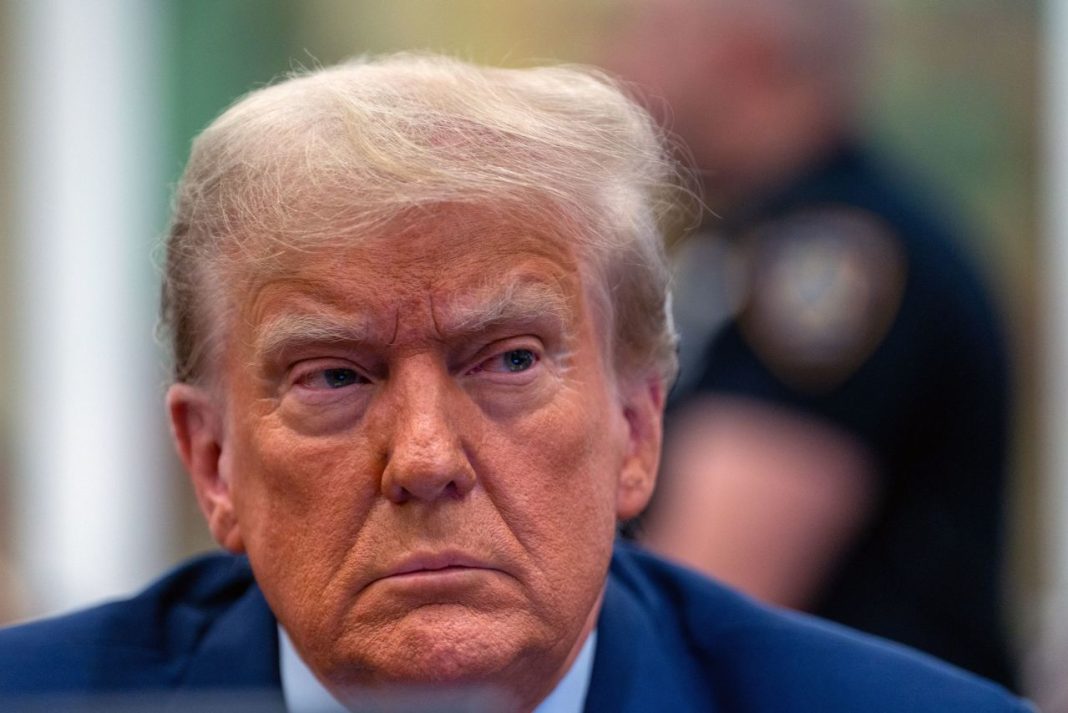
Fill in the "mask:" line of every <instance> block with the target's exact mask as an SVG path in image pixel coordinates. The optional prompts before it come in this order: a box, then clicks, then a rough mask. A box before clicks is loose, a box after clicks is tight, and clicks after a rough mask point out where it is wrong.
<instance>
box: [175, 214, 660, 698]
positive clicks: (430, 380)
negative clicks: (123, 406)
mask: <svg viewBox="0 0 1068 713" xmlns="http://www.w3.org/2000/svg"><path fill="white" fill-rule="evenodd" d="M441 214H442V217H439V218H438V219H437V220H436V221H435V222H433V223H432V224H430V225H423V226H421V227H418V228H408V229H406V230H398V231H397V232H394V233H391V234H388V235H385V236H380V237H378V238H374V239H364V240H361V241H359V242H357V243H356V244H354V245H353V244H348V245H346V246H345V247H331V248H327V249H321V250H317V251H313V252H307V253H302V254H299V255H297V256H296V257H295V258H294V259H293V261H292V263H291V269H290V270H288V271H287V272H285V273H284V275H283V276H282V277H280V278H278V279H273V280H270V281H267V282H265V283H263V284H257V285H255V286H254V287H253V288H252V289H251V290H248V291H247V293H246V294H245V296H244V298H243V299H242V300H239V303H240V304H241V305H242V306H241V310H240V314H239V315H238V317H237V319H236V320H235V321H234V326H233V330H232V333H231V335H230V337H229V338H228V342H227V344H228V347H227V349H226V356H225V360H224V362H225V363H224V371H223V379H222V383H223V386H222V387H221V388H222V390H223V391H224V392H225V399H224V402H223V403H221V404H220V403H217V402H214V401H211V400H207V399H204V398H203V394H198V390H196V389H194V388H192V387H186V386H178V387H175V388H174V389H172V393H171V396H170V400H171V412H172V417H173V418H174V419H175V424H176V425H175V431H176V436H177V438H178V441H179V449H180V450H181V451H182V453H183V456H184V457H185V459H186V464H187V466H189V468H190V470H191V472H192V474H193V477H194V482H195V484H196V487H197V490H198V495H199V498H200V500H201V503H202V505H203V506H204V509H205V511H206V513H207V515H208V517H209V521H210V522H211V524H212V528H213V531H214V534H215V535H216V537H217V538H218V539H219V541H220V542H222V543H224V544H225V545H226V546H228V547H229V548H230V549H233V550H238V551H240V550H246V551H247V552H248V555H249V557H250V560H251V562H252V567H253V570H254V571H255V574H256V578H257V580H258V582H259V584H260V586H261V588H262V589H263V592H264V594H265V595H266V598H267V600H268V602H269V603H270V605H271V608H272V610H273V611H274V612H275V614H276V615H277V616H278V618H279V620H280V621H281V623H282V624H283V626H284V627H285V628H286V629H287V631H288V632H289V634H290V636H291V638H292V639H293V640H294V642H295V644H296V646H297V648H298V649H299V650H300V653H301V654H302V655H303V657H304V658H305V660H306V661H308V663H309V664H310V666H311V668H312V669H313V670H314V671H315V672H316V673H317V674H318V675H319V676H320V677H321V678H322V679H323V680H324V682H326V683H327V684H328V686H330V687H331V688H332V689H333V690H334V691H335V692H339V691H341V690H343V688H344V687H345V686H347V685H364V684H375V683H381V682H393V683H405V682H420V683H431V682H453V683H490V684H494V683H497V684H500V683H502V682H503V683H506V684H507V686H509V687H510V688H512V689H513V693H515V695H517V696H518V697H519V698H520V699H528V702H531V701H536V700H538V698H539V697H540V696H544V695H545V694H546V693H548V690H549V689H550V688H551V685H552V684H553V683H554V682H555V681H556V680H557V679H558V677H559V675H560V674H562V672H563V671H564V670H565V669H566V665H568V664H569V663H570V660H571V658H572V657H573V656H574V654H575V653H577V650H578V648H579V646H580V645H581V642H582V638H583V636H584V634H585V632H588V631H589V629H590V628H591V626H592V625H593V623H594V621H595V617H596V611H597V606H598V602H599V597H600V595H601V593H602V589H603V584H604V578H605V572H606V569H607V566H608V560H609V558H610V555H611V546H612V540H613V536H614V528H615V524H616V521H617V516H623V517H630V516H633V515H635V514H637V512H638V511H640V509H641V508H642V507H644V505H645V502H646V500H647V499H648V496H649V493H650V492H651V488H652V479H653V472H654V471H655V467H656V456H657V454H658V450H659V417H660V390H659V386H657V385H655V384H654V382H653V381H652V380H646V381H645V382H636V383H635V384H626V383H618V384H617V383H616V381H615V380H614V378H613V375H612V373H611V372H610V371H609V369H608V367H607V365H608V364H609V363H610V362H611V359H610V356H609V355H608V354H606V353H605V339H604V336H603V325H602V324H601V320H600V318H599V317H597V316H596V315H597V313H598V312H597V310H595V309H594V306H593V305H592V304H591V302H590V300H589V299H588V296H587V292H588V291H587V289H586V286H585V285H584V283H583V277H582V276H581V275H580V271H579V266H578V263H577V261H576V258H575V257H574V256H573V255H572V253H571V251H570V250H569V249H567V248H566V247H565V246H566V243H565V242H564V240H562V239H561V238H559V237H553V236H552V235H551V234H550V233H549V232H547V231H537V230H531V229H530V228H529V227H523V226H516V225H502V224H501V223H500V222H499V221H494V220H493V219H491V218H488V217H485V216H484V215H483V214H481V213H480V212H477V211H474V210H473V209H471V208H466V209H463V208H461V209H451V210H448V211H441ZM339 242H341V241H340V240H339ZM350 243H351V241H350ZM198 413H199V415H198ZM190 414H193V417H192V418H191V417H190ZM213 420H214V421H217V423H218V424H219V425H218V426H217V427H216V428H215V430H217V436H215V437H209V436H210V434H211V431H212V429H213V427H212V425H211V424H212V423H213ZM190 422H192V423H193V425H192V426H190V425H189V424H190ZM198 424H199V425H198ZM198 428H200V429H201V431H203V433H202V434H201V438H200V440H199V441H198V440H197V436H196V433H197V429H198ZM183 433H186V434H192V435H190V436H188V437H187V438H185V439H183ZM183 440H184V441H185V442H183ZM198 442H202V443H203V444H205V445H204V447H203V448H202V449H201V450H202V451H206V450H207V449H208V447H209V446H208V445H206V444H209V443H214V446H213V447H214V448H215V449H216V450H215V454H216V455H215V456H214V458H215V460H216V462H217V472H215V473H211V472H210V471H211V468H210V467H203V466H198V464H197V461H196V458H195V451H196V450H197V445H196V443H198ZM190 453H193V454H194V456H190V455H189V454H190ZM212 457H213V456H212V455H211V453H210V452H209V453H208V455H207V456H205V457H203V458H202V459H201V461H202V462H210V461H211V460H212ZM198 471H199V472H198ZM547 687H548V688H547Z"/></svg>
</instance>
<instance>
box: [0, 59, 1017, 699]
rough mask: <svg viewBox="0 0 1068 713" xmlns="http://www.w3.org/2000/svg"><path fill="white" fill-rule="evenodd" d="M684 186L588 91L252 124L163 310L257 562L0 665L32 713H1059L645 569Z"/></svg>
mask: <svg viewBox="0 0 1068 713" xmlns="http://www.w3.org/2000/svg"><path fill="white" fill-rule="evenodd" d="M677 178H678V176H677V172H676V167H675V165H674V163H673V161H672V160H671V158H670V156H668V155H667V152H666V150H665V147H664V145H663V144H662V142H661V140H660V136H659V134H658V132H657V131H656V128H655V125H654V123H653V121H652V120H651V118H650V117H649V116H648V115H647V114H646V113H645V112H644V111H642V109H641V108H640V107H638V106H637V105H636V104H634V103H633V102H632V101H630V100H629V99H628V98H627V97H625V96H624V95H623V93H621V92H620V91H619V90H618V89H617V88H616V87H614V86H613V85H612V84H611V83H610V82H608V81H606V80H604V79H603V78H602V77H600V76H599V75H597V74H594V73H589V72H584V71H579V70H575V69H569V68H533V69H521V70H503V69H492V68H484V67H477V66H474V65H469V64H465V63H463V62H459V61H455V60H450V59H447V58H440V57H430V56H410V55H400V56H394V57H386V58H379V59H376V60H360V61H357V62H353V63H349V64H345V65H341V66H338V67H333V68H328V69H322V70H318V71H316V72H312V73H310V74H305V75H303V76H300V77H296V78H292V79H290V80H288V81H283V82H281V83H279V84H276V85H274V86H271V87H268V88H265V89H262V90H258V91H256V92H253V93H252V94H250V95H248V96H247V97H245V98H244V99H243V100H242V101H240V102H238V103H237V104H235V105H233V106H232V107H231V108H230V109H229V110H227V111H226V112H225V113H224V114H223V115H222V116H221V117H220V118H218V119H217V120H216V121H215V122H213V123H212V124H211V125H210V126H209V127H208V128H207V129H206V130H205V131H204V132H203V133H202V134H201V135H200V136H199V137H198V138H197V140H196V141H195V143H194V146H193V151H192V156H191V157H190V160H189V163H188V165H187V167H186V170H185V173H184V175H183V178H182V180H181V182H180V184H179V187H178V190H177V198H176V201H175V213H174V217H173V221H172V224H171V228H170V231H169V234H168V239H167V258H166V267H165V276H164V299H163V318H164V322H165V325H166V326H167V327H168V328H169V330H170V334H171V337H172V347H173V357H174V382H175V383H174V384H173V385H172V386H171V387H170V389H169V391H168V395H167V405H168V410H169V415H170V418H171V424H172V428H173V435H174V441H175V444H176V447H177V450H178V452H179V454H180V456H181V459H182V461H183V464H184V465H185V467H186V469H187V470H188V472H189V475H190V478H191V480H192V483H193V486H194V489H195V490H196V493H197V497H198V501H199V503H200V506H201V509H202V511H203V513H204V516H205V518H206V519H207V522H208V525H209V528H210V530H211V532H212V534H213V536H214V538H215V539H216V541H217V542H218V543H219V544H220V545H221V546H222V547H223V548H224V549H225V550H227V553H218V554H214V555H208V556H206V557H201V558H198V559H196V560H193V561H191V562H189V563H186V564H184V565H182V566H181V567H179V568H178V569H176V570H175V571H173V572H171V573H170V574H169V575H167V576H165V577H164V578H163V579H161V580H160V581H158V582H156V583H155V584H154V585H153V586H152V587H150V588H148V589H146V590H145V591H143V592H142V593H141V594H139V595H137V596H135V597H132V598H130V599H127V600H123V601H117V602H112V603H109V604H105V605H102V606H98V607H95V608H92V609H89V610H86V611H82V612H78V613H74V614H71V615H68V616H64V617H58V618H54V619H50V620H45V621H39V622H35V623H30V624H27V625H24V626H21V627H16V628H13V629H7V630H4V631H2V632H0V697H2V696H4V695H7V696H13V695H27V694H45V693H66V694H68V695H73V696H75V697H76V698H75V699H74V701H73V702H74V703H81V702H84V701H86V700H91V694H93V693H101V692H108V693H111V694H115V693H119V692H125V693H129V692H131V691H136V692H141V693H143V694H145V695H147V696H149V698H146V699H145V701H144V705H141V706H138V707H135V708H134V710H151V709H153V708H158V709H166V710H185V709H190V710H203V707H202V706H197V707H193V705H191V704H192V703H193V702H192V701H190V700H189V699H184V700H183V699H182V698H181V694H183V693H189V692H196V691H200V692H204V691H212V690H213V691H219V690H220V689H223V690H229V691H241V690H243V691H259V692H261V693H264V694H265V696H266V697H265V698H264V699H262V700H263V701H264V704H263V705H264V706H265V708H251V709H252V710H263V709H266V710H280V709H283V708H285V709H288V710H289V711H290V713H308V712H310V711H318V712H320V713H325V712H328V711H342V710H345V709H350V710H407V711H412V710H430V711H435V713H437V712H439V711H443V710H450V709H455V710H465V711H472V710H488V711H494V712H495V713H496V712H497V711H524V712H527V711H531V710H536V711H538V713H577V712H578V711H587V712H588V713H601V712H605V713H607V712H609V711H633V712H635V713H637V712H639V711H641V712H645V711H654V710H666V711H706V712H709V713H712V712H713V711H730V712H731V713H746V712H748V713H780V712H782V711H796V712H799V713H801V712H809V711H810V712H812V713H816V712H817V711H818V712H819V713H830V712H834V711H837V712H840V713H847V712H850V713H851V712H852V711H858V710H863V711H871V712H873V713H874V712H885V713H891V712H894V713H896V712H897V711H901V710H909V711H916V712H920V711H922V712H930V713H934V712H935V711H938V712H939V713H942V712H944V711H960V712H961V713H965V712H967V713H972V712H973V711H988V712H989V713H997V712H1000V711H1023V710H1025V707H1026V706H1025V704H1023V703H1022V702H1020V701H1018V700H1017V699H1015V698H1014V697H1012V696H1011V695H1008V694H1007V693H1006V692H1005V691H1004V690H1003V689H1002V688H1000V687H998V686H995V685H993V684H991V683H990V682H987V681H982V680H980V679H978V678H976V677H974V676H970V675H967V674H965V673H964V672H962V671H959V670H958V669H955V668H952V667H947V666H945V665H944V664H941V663H940V662H937V661H934V660H932V659H930V658H929V657H926V656H918V655H915V654H914V653H912V652H909V651H907V650H905V649H903V648H901V647H897V646H888V645H886V643H885V642H883V641H880V640H876V639H873V638H871V637H867V636H864V635H860V634H856V633H853V632H849V631H847V630H845V629H842V628H841V627H829V626H827V625H826V624H824V623H822V622H819V621H817V620H814V619H810V618H807V617H798V616H794V615H788V614H783V613H782V612H779V611H775V610H772V609H769V608H767V607H763V606H760V605H758V604H756V603H755V602H753V601H751V600H750V599H748V598H745V597H739V596H737V595H736V594H734V593H732V592H730V591H728V590H726V589H724V588H723V587H721V586H719V585H717V584H715V583H713V582H712V581H710V580H708V579H706V578H704V577H702V576H700V575H699V574H697V573H695V572H692V571H688V570H685V569H682V568H679V567H676V566H673V565H671V564H669V563H666V562H664V561H663V560H661V559H659V558H657V557H655V556H653V555H650V554H648V553H645V552H642V551H640V550H639V549H637V548H634V547H632V546H628V545H626V544H622V543H616V541H615V534H616V527H617V522H618V521H619V520H620V519H628V518H632V517H634V516H636V515H637V514H638V513H639V512H640V511H641V510H642V509H643V508H644V507H645V505H646V504H647V503H648V501H649V498H650V497H651V494H652V491H653V487H654V485H655V479H656V472H657V464H658V462H659V455H660V434H661V417H662V412H663V406H664V394H665V391H666V388H667V386H668V384H669V382H670V381H671V379H672V377H673V375H674V372H675V366H676V364H675V350H674V345H675V334H674V330H673V328H672V325H671V320H670V318H669V316H668V314H667V305H668V283H669V273H668V269H667V264H666V258H665V255H664V252H663V245H662V243H663V230H664V225H665V224H666V222H667V214H668V213H670V212H671V210H672V208H673V207H675V206H677V204H678V203H679V200H678V199H679V197H680V191H679V186H678V184H677ZM873 672H875V673H874V675H873ZM384 692H391V693H394V694H397V695H401V696H402V698H401V701H397V700H391V701H387V700H385V699H378V698H376V696H378V695H381V694H383V693H384ZM460 692H467V693H471V694H472V696H474V697H473V698H470V699H464V700H463V701H462V702H457V701H456V700H455V699H451V698H450V694H458V693H460ZM402 694H403V695H402ZM476 694H477V695H476ZM175 697H178V698H177V700H176V698H175ZM9 703H11V701H10V700H9V701H0V708H2V709H3V710H5V711H8V710H12V708H11V707H10V706H5V704H9ZM30 703H32V701H30ZM70 703H71V701H67V705H59V704H57V705H55V706H54V707H53V708H45V709H50V710H71V709H72V708H73V709H75V710H76V709H77V707H76V706H73V707H72V706H71V705H70ZM183 703H184V705H183ZM453 704H455V705H453ZM41 709H42V708H36V710H41ZM105 709H106V710H113V709H112V708H105ZM224 709H226V710H232V708H224ZM244 709H246V710H248V709H250V708H249V707H245V708H244ZM16 710H17V709H16Z"/></svg>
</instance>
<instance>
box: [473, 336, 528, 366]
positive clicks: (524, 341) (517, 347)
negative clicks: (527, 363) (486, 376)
mask: <svg viewBox="0 0 1068 713" xmlns="http://www.w3.org/2000/svg"><path fill="white" fill-rule="evenodd" d="M522 350H525V351H529V352H530V353H532V354H533V355H534V364H532V365H531V367H530V369H526V370H524V371H517V372H508V371H493V372H490V373H496V374H512V375H519V374H526V373H529V372H530V371H531V370H532V369H534V368H535V367H536V366H537V365H538V364H541V363H542V362H543V361H544V360H545V347H544V345H543V344H542V343H541V340H539V339H538V338H536V337H531V336H524V337H509V338H507V339H500V340H496V341H494V342H492V343H491V344H488V345H487V346H485V347H483V348H482V349H479V350H478V352H477V353H476V354H475V356H473V357H472V358H471V359H470V360H469V361H468V366H467V367H466V368H465V369H463V370H462V372H461V373H463V374H465V375H466V374H473V373H479V372H480V367H482V366H483V365H484V364H486V363H487V362H490V361H492V360H494V359H500V358H502V357H503V356H504V355H505V354H507V353H508V352H514V351H522Z"/></svg>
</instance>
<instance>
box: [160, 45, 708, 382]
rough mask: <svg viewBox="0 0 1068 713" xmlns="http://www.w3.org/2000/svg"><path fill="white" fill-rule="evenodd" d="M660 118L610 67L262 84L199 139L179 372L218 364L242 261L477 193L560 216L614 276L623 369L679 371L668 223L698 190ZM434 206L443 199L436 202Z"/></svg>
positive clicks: (169, 296)
mask: <svg viewBox="0 0 1068 713" xmlns="http://www.w3.org/2000/svg"><path fill="white" fill-rule="evenodd" d="M679 175H680V174H679V171H678V169H677V167H676V165H675V164H674V162H673V161H672V160H671V158H670V156H669V152H668V151H667V150H666V148H665V144H664V141H663V140H662V138H661V136H660V134H659V133H658V130H657V129H656V127H655V125H654V123H653V122H652V120H651V119H650V117H649V116H648V115H647V114H646V113H645V111H644V110H642V109H641V108H640V107H639V106H638V105H637V104H635V103H634V102H633V101H631V100H630V99H629V98H627V97H626V96H625V94H624V93H623V92H622V91H620V89H619V88H618V87H617V86H616V85H615V84H614V83H613V82H612V81H611V80H610V79H608V78H607V77H605V76H604V75H602V74H599V73H598V72H596V71H594V70H589V69H581V68H574V67H538V68H531V69H499V68H488V67H480V66H476V65H472V64H468V63H465V62H462V61H459V60H455V59H450V58H445V57H439V56H431V55H412V54H400V55H392V56H386V57H381V58H370V59H368V58H362V59H358V60H354V61H350V62H348V63H345V64H341V65H338V66H335V67H331V68H327V69H320V70H316V71H312V72H307V73H303V74H301V75H299V76H294V77H290V78H288V79H286V80H285V81H282V82H280V83H278V84H275V85H273V86H269V87H266V88H263V89H259V90H256V91H253V92H251V93H250V94H248V95H247V96H245V97H244V98H242V99H241V100H240V101H238V102H237V103H236V104H234V105H233V106H232V107H231V108H230V109H228V110H227V111H226V112H225V113H223V114H222V116H220V117H219V118H218V119H216V120H215V121H214V122H213V123H212V124H211V125H210V126H209V127H208V128H207V129H205V130H204V132H203V133H201V134H200V136H199V137H197V139H196V140H195V141H194V143H193V148H192V153H191V156H190V159H189V162H188V165H187V166H186V169H185V173H184V175H183V176H182V179H181V181H180V182H179V185H178V188H177V191H176V197H175V207H174V214H173V219H172V223H171V226H170V230H169V232H168V235H167V239H166V260H165V267H164V282H163V294H162V313H161V326H162V328H163V329H164V330H165V332H166V333H167V335H168V336H169V337H170V339H171V345H172V349H173V358H174V378H175V379H176V380H177V381H197V380H200V379H203V378H205V376H206V374H207V372H209V371H210V369H211V365H212V363H213V360H215V359H217V350H218V346H219V344H220V342H221V339H222V333H223V331H224V327H225V323H226V318H227V317H228V316H229V314H230V313H231V311H232V307H231V306H230V305H228V304H227V299H232V297H228V296H227V293H226V290H225V289H224V288H225V286H227V285H229V284H232V274H233V273H228V272H227V271H226V270H227V269H228V268H230V269H238V270H241V269H244V270H250V269H253V268H254V269H255V271H256V274H259V273H261V272H263V271H269V270H271V269H272V265H274V264H275V263H276V262H277V260H276V258H278V257H279V256H280V255H283V254H286V253H287V252H289V251H291V250H302V249H307V248H311V247H315V246H317V245H324V244H330V243H331V242H335V241H337V240H339V239H343V238H340V237H339V236H342V235H373V234H375V233H376V232H378V233H381V231H382V229H383V228H384V226H386V225H389V224H390V223H391V222H393V221H395V220H398V219H400V218H402V217H411V216H412V215H413V214H416V215H422V216H423V219H424V220H425V219H426V216H427V215H431V216H432V215H433V212H432V211H433V209H434V208H435V206H442V205H447V204H461V205H462V204H476V205H478V206H480V207H487V208H489V209H491V210H498V209H499V210H501V211H505V210H506V211H507V212H508V214H509V215H510V216H513V219H514V218H516V217H518V218H520V219H522V220H529V221H538V222H537V223H535V224H536V225H542V226H546V225H548V226H559V227H560V228H563V229H564V230H562V231H561V232H563V233H564V234H567V235H569V236H573V238H574V240H575V247H576V250H577V253H578V254H579V255H580V256H581V257H582V259H583V261H584V263H585V264H586V265H588V266H589V267H591V268H592V269H593V270H594V272H595V273H596V275H597V281H598V285H597V286H596V288H597V290H598V291H599V292H600V294H601V295H602V296H603V299H604V301H605V302H606V306H607V307H608V309H607V312H608V315H607V317H608V319H609V321H610V327H609V334H608V335H607V336H609V337H610V339H611V342H612V354H613V358H614V361H615V365H616V367H617V369H618V368H628V369H635V368H636V369H650V368H651V369H656V370H657V371H658V372H659V374H660V376H661V377H662V378H663V379H665V380H670V379H671V378H673V376H674V373H675V369H676V359H675V344H676V335H675V332H674V329H673V327H672V324H671V319H670V314H669V312H668V306H667V302H668V282H669V275H668V270H667V266H666V261H665V258H664V252H663V234H662V233H663V230H664V226H665V225H667V224H668V221H669V214H671V213H672V212H674V211H677V210H678V209H679V207H680V206H681V205H685V204H686V202H687V200H686V196H687V195H688V192H687V191H685V190H683V189H682V188H681V186H682V185H683V182H682V181H680V180H679ZM428 211H430V212H429V213H428Z"/></svg>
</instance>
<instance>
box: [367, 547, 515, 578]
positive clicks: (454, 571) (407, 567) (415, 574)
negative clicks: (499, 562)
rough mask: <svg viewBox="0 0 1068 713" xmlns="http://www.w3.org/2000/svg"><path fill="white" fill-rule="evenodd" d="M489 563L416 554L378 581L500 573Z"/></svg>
mask: <svg viewBox="0 0 1068 713" xmlns="http://www.w3.org/2000/svg"><path fill="white" fill-rule="evenodd" d="M500 571H501V570H500V569H499V568H497V567H495V566H493V565H492V564H491V563H489V562H486V561H484V560H482V559H479V558H477V557H472V556H470V555H466V554H463V553H459V552H443V553H432V554H418V555H414V556H411V557H406V558H404V559H403V560H401V561H400V562H398V563H397V564H396V565H394V566H392V567H390V568H389V569H387V570H386V572H385V574H383V575H382V576H381V577H379V578H378V579H379V580H385V579H391V580H404V579H440V578H448V577H454V576H463V575H467V574H471V573H478V572H500Z"/></svg>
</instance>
